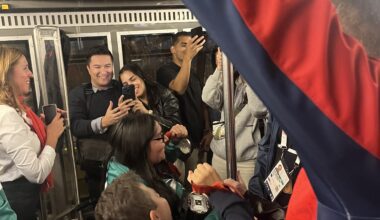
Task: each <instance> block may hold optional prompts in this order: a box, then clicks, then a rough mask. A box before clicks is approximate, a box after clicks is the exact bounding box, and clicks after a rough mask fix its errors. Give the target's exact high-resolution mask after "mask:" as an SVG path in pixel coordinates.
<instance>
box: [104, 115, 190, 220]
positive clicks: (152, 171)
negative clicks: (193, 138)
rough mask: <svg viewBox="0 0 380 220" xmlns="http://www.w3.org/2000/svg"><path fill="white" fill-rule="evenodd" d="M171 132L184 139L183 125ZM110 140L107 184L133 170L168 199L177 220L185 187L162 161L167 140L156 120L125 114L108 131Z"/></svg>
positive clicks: (172, 134)
mask: <svg viewBox="0 0 380 220" xmlns="http://www.w3.org/2000/svg"><path fill="white" fill-rule="evenodd" d="M170 132H171V136H172V137H173V136H175V137H178V138H182V137H186V136H187V130H186V128H185V127H184V126H182V125H175V126H173V127H172V128H171V129H170ZM109 140H110V144H111V145H112V148H113V157H112V158H111V160H110V161H109V163H108V171H107V183H108V184H110V183H111V182H112V181H113V180H114V179H115V178H117V177H118V176H120V175H121V174H123V173H126V172H128V171H129V170H133V171H135V172H136V173H137V174H138V175H140V176H141V177H142V179H143V180H144V184H146V185H147V186H149V187H152V188H153V189H155V190H156V191H157V192H158V193H159V194H160V195H161V196H162V197H164V198H165V199H167V200H168V202H169V204H170V206H171V209H172V213H173V219H179V218H180V217H179V213H180V210H179V209H180V208H181V203H180V200H181V198H182V197H183V195H184V193H183V191H184V188H183V187H182V185H181V184H180V183H179V182H178V181H177V180H178V175H177V174H176V172H175V171H176V170H175V168H173V166H171V165H170V164H168V163H166V161H165V158H166V155H165V145H166V143H167V141H168V138H167V137H166V136H165V135H164V133H163V131H162V128H161V126H160V124H159V123H158V122H157V121H156V119H155V117H154V116H152V115H149V114H141V113H135V114H128V116H127V117H125V118H124V119H123V120H122V121H121V122H119V123H118V124H116V125H115V126H114V127H113V128H112V129H111V130H110V134H109ZM164 168H165V169H164Z"/></svg>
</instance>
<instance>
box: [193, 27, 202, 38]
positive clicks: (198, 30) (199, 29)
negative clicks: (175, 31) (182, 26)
mask: <svg viewBox="0 0 380 220" xmlns="http://www.w3.org/2000/svg"><path fill="white" fill-rule="evenodd" d="M190 33H191V37H194V36H196V35H198V37H201V36H203V29H202V27H201V26H199V27H196V28H193V29H191V30H190Z"/></svg>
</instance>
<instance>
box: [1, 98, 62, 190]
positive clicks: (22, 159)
mask: <svg viewBox="0 0 380 220" xmlns="http://www.w3.org/2000/svg"><path fill="white" fill-rule="evenodd" d="M24 120H26V121H28V123H29V119H28V118H27V117H26V114H25V113H24V112H23V113H22V116H20V115H19V113H17V111H16V110H15V109H14V108H12V107H10V106H8V105H0V182H7V181H12V180H15V179H18V178H19V177H21V176H24V177H25V178H26V179H27V180H29V181H30V182H33V183H43V182H44V180H45V179H46V177H47V176H48V175H49V173H50V171H51V169H52V167H53V164H54V159H55V150H54V149H53V148H52V147H51V146H49V145H46V146H45V147H44V149H43V151H42V152H41V146H40V141H39V139H38V137H37V134H36V133H34V132H33V131H32V130H31V128H30V127H29V125H28V124H27V123H26V122H25V121H24Z"/></svg>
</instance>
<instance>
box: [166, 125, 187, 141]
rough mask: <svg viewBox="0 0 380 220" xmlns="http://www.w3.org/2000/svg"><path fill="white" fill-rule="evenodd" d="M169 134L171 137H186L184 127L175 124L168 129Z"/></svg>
mask: <svg viewBox="0 0 380 220" xmlns="http://www.w3.org/2000/svg"><path fill="white" fill-rule="evenodd" d="M170 134H171V136H172V137H176V138H185V137H187V135H188V133H187V129H186V127H185V126H183V125H180V124H176V125H174V126H173V127H172V128H171V129H170Z"/></svg>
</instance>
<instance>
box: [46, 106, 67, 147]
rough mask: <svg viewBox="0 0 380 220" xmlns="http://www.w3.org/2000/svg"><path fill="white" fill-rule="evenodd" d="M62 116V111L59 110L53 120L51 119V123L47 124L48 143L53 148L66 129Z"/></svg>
mask: <svg viewBox="0 0 380 220" xmlns="http://www.w3.org/2000/svg"><path fill="white" fill-rule="evenodd" d="M61 116H62V115H61V113H60V112H57V114H56V115H55V117H54V119H53V121H51V123H50V124H49V125H47V126H46V136H47V138H46V144H47V145H49V146H51V147H53V148H55V147H56V145H57V141H58V138H59V137H60V136H61V135H62V133H63V131H64V130H65V125H64V123H63V118H62V117H61Z"/></svg>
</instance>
